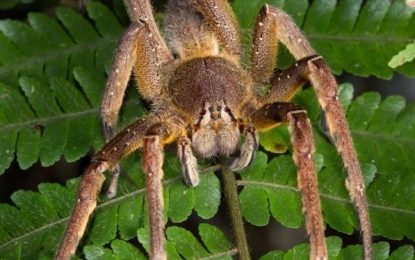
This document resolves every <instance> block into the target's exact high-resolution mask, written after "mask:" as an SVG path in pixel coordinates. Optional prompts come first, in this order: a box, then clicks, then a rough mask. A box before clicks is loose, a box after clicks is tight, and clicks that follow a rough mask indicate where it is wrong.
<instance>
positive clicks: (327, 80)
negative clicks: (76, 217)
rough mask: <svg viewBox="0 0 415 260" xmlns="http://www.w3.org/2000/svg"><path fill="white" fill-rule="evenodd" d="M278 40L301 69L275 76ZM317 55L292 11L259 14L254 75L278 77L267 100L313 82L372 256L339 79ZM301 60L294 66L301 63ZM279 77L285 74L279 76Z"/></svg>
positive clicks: (259, 79) (366, 250)
mask: <svg viewBox="0 0 415 260" xmlns="http://www.w3.org/2000/svg"><path fill="white" fill-rule="evenodd" d="M278 41H281V42H282V43H283V44H284V45H285V46H286V47H287V48H288V50H289V51H290V52H291V53H292V54H293V56H294V57H295V58H296V59H297V60H301V61H303V65H302V66H299V67H300V68H297V69H295V68H291V70H292V71H293V72H294V73H285V74H284V73H283V74H281V75H279V74H277V75H274V73H273V69H274V66H275V64H276V61H275V55H276V53H277V46H278ZM270 54H271V55H270ZM315 55H316V52H315V51H314V50H313V48H312V47H311V46H310V43H309V42H308V41H307V39H306V38H305V37H304V35H303V34H302V33H301V31H300V30H299V28H298V27H297V26H296V25H295V23H294V22H293V20H292V19H291V17H290V16H289V15H288V14H286V13H285V12H283V11H281V10H279V9H277V8H274V7H271V6H268V5H265V6H264V8H263V9H262V10H261V12H260V14H259V15H258V18H257V23H256V28H255V35H254V44H253V47H252V56H251V75H252V77H253V78H254V80H255V81H257V82H258V83H269V82H270V81H271V78H272V77H273V76H274V79H273V82H272V87H271V92H270V95H269V97H266V98H265V99H262V101H263V102H265V103H269V102H275V101H288V100H290V99H291V97H292V95H293V93H295V90H296V89H298V86H299V85H301V83H303V82H304V81H306V79H307V80H310V81H311V83H312V85H313V87H314V88H315V91H316V93H317V97H318V100H319V103H320V104H321V106H322V108H323V110H324V112H325V114H326V118H327V123H328V128H329V131H330V134H331V136H332V137H333V139H334V143H335V145H336V148H337V151H338V152H339V153H340V154H341V156H342V159H343V162H344V166H345V168H346V169H347V174H348V176H347V181H346V187H347V189H348V191H349V194H350V196H351V198H352V200H353V202H354V204H355V206H356V209H357V212H358V216H359V221H360V228H361V230H362V234H363V246H364V258H365V259H371V254H372V253H371V251H372V249H371V243H372V237H371V236H372V233H371V225H370V220H369V212H368V203H367V198H366V194H365V185H364V182H363V176H362V172H361V168H360V165H359V161H358V159H357V155H356V151H355V148H354V145H353V141H352V138H351V135H350V131H349V127H348V124H347V121H346V118H345V114H344V111H343V109H342V106H341V104H340V102H339V99H338V97H337V83H336V80H335V78H334V76H333V75H332V74H331V72H330V69H329V68H328V66H327V65H326V64H325V62H324V61H323V59H322V58H321V57H319V56H315ZM306 57H309V58H308V59H306ZM301 61H300V63H296V64H295V65H294V67H295V66H298V65H301ZM304 62H305V63H304ZM279 76H281V77H280V78H278V77H279ZM282 76H284V77H282ZM293 76H294V77H295V78H296V79H297V80H296V83H298V84H294V85H291V86H290V84H287V83H285V82H287V81H289V80H290V77H293ZM275 77H276V79H277V80H275ZM279 79H280V80H279ZM291 80H292V79H291ZM259 99H261V98H259Z"/></svg>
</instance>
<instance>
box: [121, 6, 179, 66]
mask: <svg viewBox="0 0 415 260" xmlns="http://www.w3.org/2000/svg"><path fill="white" fill-rule="evenodd" d="M123 1H124V5H125V7H126V8H127V12H128V16H129V17H130V20H131V22H137V21H142V22H145V23H146V24H148V26H149V31H150V32H151V34H152V36H153V38H154V39H153V41H154V43H155V45H157V46H159V50H158V55H159V58H160V60H164V61H169V60H171V59H173V57H172V55H171V53H170V51H169V49H168V48H167V46H166V43H165V42H164V40H163V37H161V34H160V32H159V30H158V28H157V24H156V21H155V20H154V16H153V8H152V7H151V1H150V0H123Z"/></svg>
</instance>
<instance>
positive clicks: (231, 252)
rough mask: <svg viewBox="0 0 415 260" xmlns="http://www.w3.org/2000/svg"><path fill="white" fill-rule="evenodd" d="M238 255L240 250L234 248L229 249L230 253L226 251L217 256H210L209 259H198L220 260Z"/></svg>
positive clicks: (205, 259) (207, 258) (206, 258)
mask: <svg viewBox="0 0 415 260" xmlns="http://www.w3.org/2000/svg"><path fill="white" fill-rule="evenodd" d="M236 254H238V249H237V248H233V249H229V250H228V251H224V252H220V253H217V254H213V255H210V256H208V257H201V258H196V259H199V260H210V259H220V257H224V256H233V255H236Z"/></svg>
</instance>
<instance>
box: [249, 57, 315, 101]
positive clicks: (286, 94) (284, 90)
mask: <svg viewBox="0 0 415 260" xmlns="http://www.w3.org/2000/svg"><path fill="white" fill-rule="evenodd" d="M317 57H319V56H317V55H314V56H309V57H306V58H303V59H301V60H299V61H297V62H296V63H294V64H293V65H292V66H291V67H289V68H288V69H286V70H283V71H276V72H275V73H274V76H273V77H272V78H271V82H270V85H271V86H270V90H269V93H268V94H267V95H265V96H259V95H258V96H257V100H258V102H259V103H260V104H262V105H265V104H271V103H273V102H288V101H290V100H291V99H292V97H293V96H294V94H295V93H296V92H297V90H298V89H299V88H300V87H301V86H302V85H303V84H304V83H305V82H306V81H308V75H309V73H310V71H309V68H308V61H310V60H313V59H315V58H317Z"/></svg>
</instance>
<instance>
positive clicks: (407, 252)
mask: <svg viewBox="0 0 415 260" xmlns="http://www.w3.org/2000/svg"><path fill="white" fill-rule="evenodd" d="M326 243H327V249H328V253H329V259H360V258H361V255H362V247H361V246H360V245H350V246H347V247H345V248H342V241H341V239H340V238H338V237H328V238H326ZM309 252H310V248H309V245H308V244H301V245H298V246H295V247H293V248H292V249H290V250H288V251H287V252H283V251H272V252H269V253H267V254H266V255H263V256H262V257H261V258H260V260H279V259H281V260H282V259H296V260H307V259H309ZM413 258H414V248H413V246H409V245H408V246H401V247H399V248H397V249H395V250H393V251H392V252H391V249H390V245H389V244H388V243H386V242H378V243H374V244H373V259H379V260H380V259H391V260H392V259H413Z"/></svg>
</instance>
